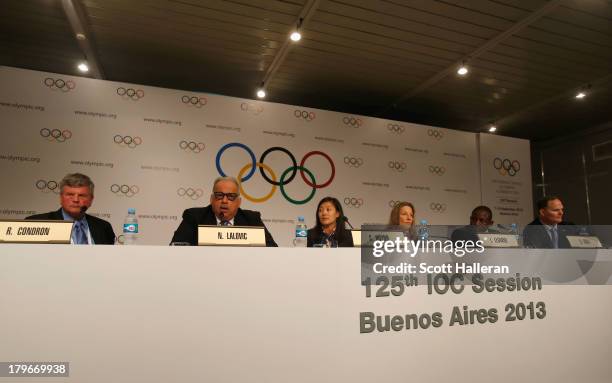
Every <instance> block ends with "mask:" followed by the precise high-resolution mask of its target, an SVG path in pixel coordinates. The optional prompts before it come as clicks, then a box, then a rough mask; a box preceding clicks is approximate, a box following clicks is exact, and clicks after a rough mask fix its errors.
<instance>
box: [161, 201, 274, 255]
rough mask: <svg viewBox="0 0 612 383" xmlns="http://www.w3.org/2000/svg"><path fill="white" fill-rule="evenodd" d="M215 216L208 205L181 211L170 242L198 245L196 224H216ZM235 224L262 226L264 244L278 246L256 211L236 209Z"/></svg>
mask: <svg viewBox="0 0 612 383" xmlns="http://www.w3.org/2000/svg"><path fill="white" fill-rule="evenodd" d="M216 224H217V218H216V217H215V213H213V211H212V207H211V206H210V205H208V206H206V207H192V208H191V209H187V210H185V211H184V212H183V221H182V222H181V224H180V225H179V227H178V228H177V229H176V231H175V232H174V236H173V237H172V242H189V243H190V244H191V246H197V245H198V225H216ZM234 225H236V226H259V227H263V228H264V230H265V233H266V246H267V247H278V245H277V244H276V242H274V239H273V238H272V234H270V232H269V231H268V229H267V228H266V225H264V223H263V222H262V220H261V214H260V213H259V212H258V211H253V210H242V209H238V211H237V212H236V216H235V217H234Z"/></svg>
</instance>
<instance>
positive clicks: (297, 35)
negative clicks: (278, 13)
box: [290, 31, 302, 42]
mask: <svg viewBox="0 0 612 383" xmlns="http://www.w3.org/2000/svg"><path fill="white" fill-rule="evenodd" d="M290 38H291V41H296V42H297V41H300V40H301V39H302V35H301V34H300V32H298V31H294V32H293V33H292V34H291V36H290Z"/></svg>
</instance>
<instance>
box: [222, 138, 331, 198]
mask: <svg viewBox="0 0 612 383" xmlns="http://www.w3.org/2000/svg"><path fill="white" fill-rule="evenodd" d="M232 147H236V148H241V149H243V150H244V151H246V152H247V154H248V155H249V156H250V157H251V163H246V164H245V165H244V166H243V167H242V169H240V171H239V172H238V175H237V176H236V178H237V179H238V183H239V186H240V195H242V196H244V198H246V199H247V200H249V201H251V202H255V203H260V202H265V201H267V200H269V199H270V198H272V196H273V195H274V193H275V192H276V187H277V186H279V187H280V191H281V194H282V195H283V197H285V199H286V200H287V201H288V202H291V203H293V204H295V205H302V204H305V203H307V202H308V201H310V200H311V199H312V198H313V197H314V196H315V193H316V191H317V189H322V188H325V187H327V186H329V185H330V184H331V183H332V181H333V180H334V177H335V175H336V166H335V164H334V161H333V160H332V159H331V157H330V156H329V155H328V154H326V153H324V152H320V151H316V150H313V151H310V152H308V153H306V154H304V156H303V157H302V160H301V161H300V165H299V166H298V165H297V160H296V159H295V156H294V155H293V153H291V152H290V151H289V150H288V149H286V148H283V147H280V146H274V147H271V148H268V149H266V150H265V151H264V152H263V153H262V154H261V157H259V162H258V161H257V159H256V158H255V153H253V151H252V150H251V148H249V147H248V146H246V145H245V144H242V143H240V142H231V143H229V144H225V145H223V146H222V147H221V148H220V149H219V151H218V152H217V156H216V157H215V165H216V167H217V172H218V173H219V174H220V175H221V176H227V174H226V173H225V172H224V171H223V169H221V156H222V155H223V153H224V152H225V151H226V150H227V149H229V148H232ZM272 152H281V153H284V154H286V155H287V156H288V157H289V159H290V160H291V166H289V167H288V168H286V169H285V170H283V171H282V173H280V174H281V175H280V177H278V176H277V173H275V172H274V170H273V169H272V168H271V167H270V166H268V165H266V164H265V163H264V160H265V159H266V156H267V155H268V154H270V153H272ZM316 155H318V156H321V157H323V158H325V159H326V160H327V161H328V162H329V166H330V168H331V175H330V176H329V179H328V180H327V181H325V182H323V183H319V184H317V181H316V180H315V176H314V174H312V172H311V171H310V170H309V169H308V168H306V166H305V164H306V160H307V159H308V158H310V157H312V156H316ZM257 168H259V170H260V173H261V176H262V177H263V179H264V180H266V181H267V182H268V183H269V184H270V185H272V189H270V192H268V194H266V195H264V196H263V197H253V196H251V195H249V194H248V193H247V192H246V191H245V190H244V188H243V184H244V183H245V182H246V181H248V180H249V179H251V177H252V176H253V175H254V174H255V171H256V170H257ZM298 170H299V172H300V176H301V178H302V180H303V181H304V183H305V184H306V185H307V186H309V187H310V188H312V190H311V191H310V194H309V195H308V196H307V197H306V198H305V199H303V200H295V199H293V198H291V197H290V196H289V195H288V194H287V192H286V191H285V185H288V184H289V183H291V182H292V181H293V180H294V179H295V176H296V175H297V172H298ZM247 171H248V172H247ZM266 172H267V173H268V174H270V176H271V177H272V178H270V177H269V176H268V174H266ZM245 173H246V175H245ZM287 176H288V177H287ZM307 176H308V177H307ZM277 180H278V181H277Z"/></svg>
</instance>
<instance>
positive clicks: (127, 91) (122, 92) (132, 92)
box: [117, 86, 144, 101]
mask: <svg viewBox="0 0 612 383" xmlns="http://www.w3.org/2000/svg"><path fill="white" fill-rule="evenodd" d="M117 94H118V95H119V96H121V97H123V98H126V99H127V98H131V99H132V100H134V101H138V100H140V99H141V98H143V97H144V90H142V89H138V90H136V89H133V88H124V87H122V86H120V87H119V88H117Z"/></svg>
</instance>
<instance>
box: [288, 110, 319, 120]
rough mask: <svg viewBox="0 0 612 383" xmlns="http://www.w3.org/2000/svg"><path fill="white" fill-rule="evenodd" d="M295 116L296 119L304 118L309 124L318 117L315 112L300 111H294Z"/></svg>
mask: <svg viewBox="0 0 612 383" xmlns="http://www.w3.org/2000/svg"><path fill="white" fill-rule="evenodd" d="M293 115H294V116H295V118H302V119H304V120H306V121H309V122H310V121H312V120H314V119H315V118H316V117H317V116H316V114H315V113H314V112H309V111H307V110H298V109H296V110H294V111H293Z"/></svg>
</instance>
